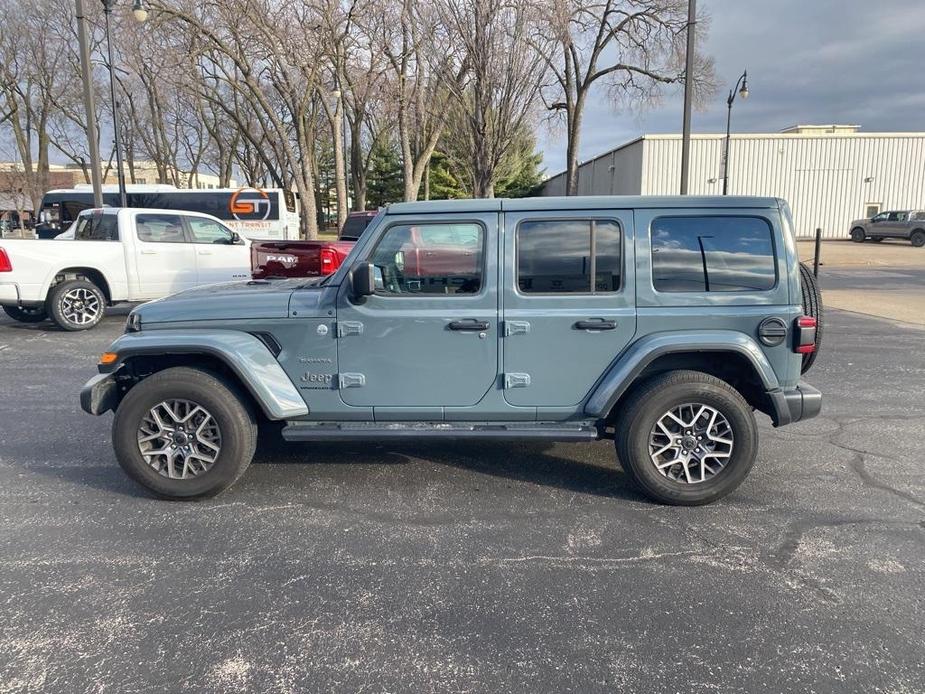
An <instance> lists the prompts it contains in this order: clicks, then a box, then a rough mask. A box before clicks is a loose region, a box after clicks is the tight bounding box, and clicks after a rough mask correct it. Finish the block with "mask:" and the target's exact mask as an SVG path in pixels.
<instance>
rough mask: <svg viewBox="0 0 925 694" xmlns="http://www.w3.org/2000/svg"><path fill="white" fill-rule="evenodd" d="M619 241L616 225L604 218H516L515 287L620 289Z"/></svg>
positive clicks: (526, 289)
mask: <svg viewBox="0 0 925 694" xmlns="http://www.w3.org/2000/svg"><path fill="white" fill-rule="evenodd" d="M621 244H622V233H621V230H620V225H619V224H617V222H615V221H613V220H609V219H547V220H535V221H534V220H530V221H524V222H521V224H520V226H518V227H517V286H518V289H520V291H521V292H522V293H524V294H597V293H605V292H616V291H619V290H620V282H621V274H622V268H623V259H622V255H621V250H622V247H621ZM592 277H593V281H592Z"/></svg>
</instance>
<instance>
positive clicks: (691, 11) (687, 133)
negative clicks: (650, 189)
mask: <svg viewBox="0 0 925 694" xmlns="http://www.w3.org/2000/svg"><path fill="white" fill-rule="evenodd" d="M696 24H697V0H688V3H687V58H686V60H685V65H684V134H683V135H682V136H681V195H687V184H688V180H689V175H690V156H691V102H692V101H693V98H694V90H693V88H692V85H691V75H692V74H693V71H694V39H695V37H694V31H695V28H696Z"/></svg>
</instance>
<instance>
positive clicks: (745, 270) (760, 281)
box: [652, 216, 777, 292]
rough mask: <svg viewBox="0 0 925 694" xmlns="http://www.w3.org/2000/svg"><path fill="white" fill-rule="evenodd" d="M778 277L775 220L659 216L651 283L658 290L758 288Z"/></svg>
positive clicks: (770, 284) (654, 226) (655, 226)
mask: <svg viewBox="0 0 925 694" xmlns="http://www.w3.org/2000/svg"><path fill="white" fill-rule="evenodd" d="M776 283H777V271H776V266H775V262H774V243H773V240H772V231H771V225H770V224H769V223H768V221H767V220H766V219H762V218H760V217H735V216H715V217H710V216H704V217H659V218H657V219H655V220H654V221H653V222H652V284H653V286H654V287H655V289H656V290H657V291H660V292H705V291H708V292H755V291H766V290H768V289H771V288H773V287H774V285H775V284H776Z"/></svg>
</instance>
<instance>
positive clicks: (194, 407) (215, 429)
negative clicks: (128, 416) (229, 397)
mask: <svg viewBox="0 0 925 694" xmlns="http://www.w3.org/2000/svg"><path fill="white" fill-rule="evenodd" d="M138 450H139V452H140V453H141V456H142V457H143V458H144V460H145V462H146V463H147V464H148V465H150V466H151V467H152V468H153V469H154V470H155V471H157V473H158V474H159V475H161V476H162V477H167V478H169V479H179V480H186V479H192V478H194V477H198V476H199V475H202V474H205V473H206V472H208V471H209V470H210V469H211V468H212V466H213V465H215V462H216V461H217V460H218V456H219V454H220V453H221V451H222V433H221V430H220V429H219V426H218V422H217V421H215V417H213V416H212V414H211V413H210V412H209V411H208V410H207V409H206V408H204V407H203V406H202V405H200V404H198V403H195V402H193V401H191V400H180V399H173V400H164V401H163V402H159V403H158V404H157V405H155V406H154V407H152V408H151V409H150V410H148V412H147V414H146V415H145V416H144V417H143V418H142V420H141V424H140V425H139V426H138Z"/></svg>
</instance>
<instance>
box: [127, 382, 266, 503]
mask: <svg viewBox="0 0 925 694" xmlns="http://www.w3.org/2000/svg"><path fill="white" fill-rule="evenodd" d="M112 439H113V446H114V448H115V451H116V457H117V458H118V460H119V464H120V465H121V466H122V469H123V470H125V472H126V473H127V474H128V475H129V477H131V478H132V479H134V480H135V481H136V482H139V483H140V484H142V485H144V486H145V487H147V488H148V489H150V490H151V491H152V492H154V493H155V494H157V495H158V496H162V497H167V498H172V499H194V498H200V497H207V496H214V495H215V494H218V493H219V492H221V491H223V490H224V489H227V488H228V487H230V486H231V485H232V484H233V483H234V482H235V480H237V479H238V478H239V477H240V476H241V475H242V474H243V472H244V470H246V469H247V466H248V465H249V464H250V462H251V458H253V456H254V449H255V448H256V445H257V424H256V421H255V420H254V416H253V413H252V412H251V410H250V408H249V407H248V406H247V404H246V403H245V402H243V401H242V398H241V397H240V396H239V395H238V394H237V393H236V392H235V391H234V390H233V389H232V388H229V387H228V385H226V384H225V383H223V382H222V381H221V380H219V379H218V378H216V377H215V376H213V375H212V374H210V373H207V372H205V371H201V370H199V369H192V368H186V367H178V368H172V369H166V370H164V371H161V372H158V373H156V374H154V375H153V376H150V377H148V378H146V379H145V380H144V381H142V382H141V383H139V384H138V385H136V386H135V387H134V388H132V389H131V390H130V391H129V392H128V394H127V395H126V396H125V398H124V399H123V400H122V403H121V404H120V405H119V408H118V410H117V411H116V417H115V420H114V421H113V426H112Z"/></svg>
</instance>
